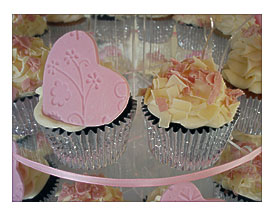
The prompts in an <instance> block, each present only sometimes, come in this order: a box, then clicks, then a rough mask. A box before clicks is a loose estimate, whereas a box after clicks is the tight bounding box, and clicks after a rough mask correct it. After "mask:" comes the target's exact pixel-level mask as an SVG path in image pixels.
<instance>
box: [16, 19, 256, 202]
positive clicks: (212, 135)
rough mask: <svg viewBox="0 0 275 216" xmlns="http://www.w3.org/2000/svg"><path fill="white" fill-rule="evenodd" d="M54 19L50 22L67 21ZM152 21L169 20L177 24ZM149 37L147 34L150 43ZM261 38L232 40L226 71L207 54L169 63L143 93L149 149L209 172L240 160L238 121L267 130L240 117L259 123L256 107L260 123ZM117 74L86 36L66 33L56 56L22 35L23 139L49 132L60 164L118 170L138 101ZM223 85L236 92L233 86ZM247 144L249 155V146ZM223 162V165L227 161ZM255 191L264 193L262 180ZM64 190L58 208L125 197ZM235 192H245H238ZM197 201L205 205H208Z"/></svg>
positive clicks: (169, 161) (87, 188)
mask: <svg viewBox="0 0 275 216" xmlns="http://www.w3.org/2000/svg"><path fill="white" fill-rule="evenodd" d="M46 18H47V19H48V22H55V21H56V20H58V19H55V18H54V17H52V21H50V20H51V17H50V16H47V17H46ZM72 19H73V17H72ZM215 19H217V20H218V18H215ZM219 19H221V18H219ZM64 20H65V21H64ZM64 20H63V21H62V22H64V23H66V19H64ZM68 20H69V21H70V17H68ZM144 20H145V22H150V23H155V22H160V21H167V22H168V20H169V22H170V21H171V17H169V18H167V17H161V19H159V18H154V17H151V18H150V19H149V20H146V18H143V21H144ZM173 22H174V21H173ZM143 24H144V23H143ZM155 24H156V23H155ZM156 25H157V24H156ZM171 25H173V24H171ZM170 27H171V26H169V28H170ZM140 29H141V28H140ZM140 33H142V32H140ZM141 35H143V36H145V38H141ZM147 36H148V35H147V34H146V33H144V34H140V38H141V39H142V40H144V41H146V40H147V39H148V38H147ZM260 41H261V35H260V29H259V27H258V26H255V25H254V26H253V25H252V26H250V27H248V28H246V29H244V30H243V31H242V33H241V34H240V36H238V38H237V39H236V40H234V41H233V42H232V50H231V52H230V53H229V56H228V60H227V63H226V66H225V67H224V69H223V71H222V74H221V73H219V72H218V68H217V65H216V64H215V63H214V61H213V59H212V58H211V57H208V56H207V58H201V57H199V56H197V55H195V56H192V57H191V58H186V59H181V60H175V59H171V60H167V59H165V60H164V61H162V62H161V67H158V70H156V71H154V72H153V73H152V74H155V75H156V76H155V77H154V78H153V80H152V84H151V85H150V86H149V87H148V88H146V89H143V90H142V91H141V95H142V96H143V103H142V112H143V114H144V117H145V127H146V131H147V142H148V145H149V149H150V151H151V152H152V154H153V155H154V157H156V159H157V160H158V161H159V162H160V163H162V164H164V165H167V166H170V167H174V168H177V169H179V170H182V171H185V170H193V171H195V170H201V169H204V168H207V167H210V166H213V165H214V164H215V163H216V161H217V160H219V158H220V155H221V153H222V152H223V151H224V149H225V151H224V154H228V155H231V153H228V152H229V151H230V150H228V148H229V147H231V146H229V147H228V145H227V146H226V143H227V141H228V139H229V136H230V134H231V132H232V131H233V128H234V127H235V125H236V124H237V126H236V127H237V129H240V128H245V129H247V128H248V129H247V130H249V131H250V132H251V131H256V132H251V134H259V133H260V134H261V128H260V129H259V128H256V125H258V124H255V123H254V124H252V123H247V122H248V121H249V120H250V117H247V116H246V117H241V119H240V120H239V124H240V125H241V126H238V123H237V120H238V118H239V115H240V114H241V116H242V115H246V114H247V113H249V114H250V116H251V111H250V110H248V111H246V110H245V108H246V109H247V108H249V107H251V106H252V109H255V107H256V108H258V111H257V113H258V116H261V110H259V109H260V108H261V101H260V100H259V99H258V95H259V94H261V91H260V90H261V58H260V57H261V56H259V53H261V43H260ZM151 42H152V41H151ZM159 42H160V41H157V43H159ZM150 51H152V50H150ZM116 53H117V51H116ZM151 54H152V53H151ZM151 57H152V56H150V58H151ZM151 60H152V59H151ZM246 65H247V66H246ZM106 66H107V67H106ZM159 66H160V65H159ZM111 69H112V66H110V67H108V65H105V67H104V66H102V65H100V57H99V51H98V48H97V43H96V41H95V39H94V38H93V36H92V35H91V34H89V33H87V32H84V31H80V30H74V31H70V32H67V33H66V34H64V35H63V36H61V37H60V38H59V39H58V40H57V41H56V42H55V43H54V45H53V47H52V48H51V50H50V51H49V49H48V48H46V47H44V46H43V42H42V40H41V39H40V38H27V37H19V36H13V75H14V76H13V81H14V82H13V86H14V88H13V90H14V92H13V93H14V94H13V95H14V96H15V97H14V99H15V98H16V97H17V98H18V97H21V98H20V99H17V100H15V101H14V102H13V118H14V124H13V128H16V129H14V131H16V133H17V134H19V135H20V136H21V138H22V137H24V136H25V135H31V133H33V132H34V131H43V133H45V136H46V137H47V140H48V142H49V144H50V146H51V148H52V149H53V152H54V154H55V155H56V156H57V158H58V161H59V162H61V163H62V164H63V165H65V166H66V167H69V168H73V169H81V170H82V169H84V170H94V169H99V168H102V167H105V166H107V165H110V164H112V163H114V162H115V161H117V160H118V159H119V158H120V156H121V155H122V153H123V152H124V151H125V149H126V143H127V141H128V137H129V134H130V128H131V125H132V122H133V118H134V115H135V111H136V107H137V103H136V101H135V100H133V99H132V97H131V95H130V88H129V84H128V82H127V80H126V79H125V78H124V77H123V76H122V75H120V74H119V73H117V72H114V71H113V70H111ZM157 72H158V73H157ZM20 76H21V77H22V78H21V77H20ZM41 76H43V84H42V77H41ZM222 76H223V77H222ZM223 78H224V79H225V80H226V82H228V83H231V84H232V85H233V86H235V87H236V88H234V89H231V88H228V87H227V86H226V83H225V82H224V80H223ZM36 79H37V80H38V81H36ZM244 84H245V86H243V85H244ZM246 84H247V85H246ZM41 85H42V87H40V88H38V87H39V86H41ZM231 87H232V86H231ZM238 88H242V89H245V88H248V90H249V91H252V92H254V93H256V94H257V99H255V98H252V99H253V101H252V99H251V98H249V99H247V98H246V96H245V95H243V94H244V93H243V91H242V90H240V89H238ZM34 90H36V93H37V94H39V97H38V96H28V97H27V96H26V93H25V92H28V94H27V95H30V94H29V92H32V94H33V92H34ZM242 95H243V96H242ZM240 98H241V100H240ZM243 98H245V99H243ZM239 100H240V101H241V102H239ZM243 100H245V101H246V102H245V103H246V105H243V102H242V101H243ZM255 100H257V101H256V102H255ZM259 101H260V102H259ZM251 104H252V105H251ZM250 105H251V106H250ZM259 112H260V113H259ZM257 118H258V117H257ZM259 118H260V117H259ZM259 131H260V132H259ZM250 144H251V143H249V144H248V143H246V145H245V146H248V148H249V150H251V149H250V148H252V150H253V149H255V148H256V147H255V146H254V145H253V144H251V145H250ZM240 147H241V148H243V146H242V143H241V144H240ZM232 148H233V147H231V150H232ZM227 150H228V151H227ZM249 150H248V151H249ZM232 154H233V153H232ZM233 155H234V154H233ZM238 155H239V154H238ZM239 156H241V155H239ZM228 157H229V156H228ZM228 157H227V158H228ZM235 159H236V158H235ZM260 160H261V158H256V159H255V161H256V162H253V161H252V162H251V163H252V164H255V163H256V164H257V166H261V165H260V164H259V163H260V162H259V161H260ZM219 162H224V156H222V157H221V159H220V161H219ZM241 169H244V168H241ZM21 170H23V169H22V167H21ZM24 170H25V169H24ZM25 172H27V171H26V170H25ZM232 173H233V174H232ZM234 173H235V172H234V171H232V172H231V174H230V175H232V176H238V175H237V174H236V173H240V172H239V171H237V172H236V173H235V174H234ZM258 174H259V173H258ZM226 175H227V174H226ZM228 175H229V174H228ZM228 175H227V176H228ZM236 178H238V179H241V177H236ZM190 184H191V183H190ZM228 184H229V183H228ZM255 184H256V185H257V186H255V187H258V186H259V184H261V181H257V182H256V183H255ZM223 185H224V184H223ZM63 186H64V187H63ZM63 186H62V190H61V192H60V193H59V198H58V199H59V201H122V198H121V196H120V195H121V192H120V193H118V192H119V191H116V192H114V190H113V189H112V188H111V187H110V188H108V187H105V186H96V185H90V184H84V183H77V182H76V183H74V185H69V184H66V183H65V184H64V185H63ZM188 187H189V188H192V185H189V186H188ZM171 188H172V189H168V191H172V190H173V187H171ZM181 188H184V187H183V186H182V187H181ZM101 189H102V191H105V192H104V193H102V194H101V195H102V196H100V198H99V199H94V192H95V191H98V190H99V191H100V190H101ZM165 189H167V188H165ZM193 189H194V188H193ZM232 190H233V189H232ZM257 190H258V189H257ZM194 191H196V189H194V190H193V192H194ZM233 191H234V192H235V193H239V194H242V192H240V191H238V190H237V189H236V190H233ZM258 192H259V191H257V193H258ZM116 193H117V194H118V195H119V196H116V195H115V194H116ZM194 193H195V192H194ZM259 193H260V192H259ZM109 194H112V196H114V198H110V197H109ZM164 194H166V195H165V196H164V197H166V198H167V197H170V196H171V194H169V192H166V193H164ZM172 195H173V193H172ZM197 195H198V194H197ZM106 196H107V198H106ZM173 196H174V195H173ZM256 196H257V197H259V196H258V195H256ZM198 197H199V199H198V201H202V200H204V199H203V198H202V197H201V196H198ZM109 198H110V199H109ZM166 198H163V199H164V201H165V200H166ZM170 198H171V197H170ZM170 198H167V199H168V200H169V201H172V200H174V199H173V198H171V199H170ZM253 198H254V197H253ZM77 199H78V200H77ZM168 200H167V201H168ZM257 200H259V199H258V198H257ZM176 201H180V200H176Z"/></svg>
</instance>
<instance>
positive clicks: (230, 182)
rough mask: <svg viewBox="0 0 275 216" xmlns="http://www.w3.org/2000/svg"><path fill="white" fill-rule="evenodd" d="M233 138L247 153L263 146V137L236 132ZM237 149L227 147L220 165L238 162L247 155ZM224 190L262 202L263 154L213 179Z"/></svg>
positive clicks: (219, 162)
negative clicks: (237, 160)
mask: <svg viewBox="0 0 275 216" xmlns="http://www.w3.org/2000/svg"><path fill="white" fill-rule="evenodd" d="M233 138H234V140H235V143H236V144H237V145H238V146H239V147H241V148H242V149H244V150H245V151H246V152H247V153H249V152H251V151H253V150H255V149H256V148H258V147H260V146H261V145H262V136H255V135H247V134H242V133H240V132H237V131H234V132H233ZM245 151H240V150H238V149H237V148H235V147H233V146H231V145H227V147H226V149H225V150H224V151H223V153H222V155H221V157H220V159H219V161H218V164H224V163H227V162H230V161H233V160H236V159H238V158H240V157H242V156H244V155H245V154H246V153H245ZM213 178H214V180H215V181H216V182H217V183H219V184H221V185H222V187H223V188H225V189H228V190H232V191H233V192H234V193H235V194H239V195H242V196H245V197H248V198H250V199H253V200H256V201H261V200H262V154H260V155H258V156H257V157H255V158H254V159H253V160H251V161H250V162H247V163H245V164H243V165H241V166H238V167H236V168H234V169H231V170H229V171H226V172H223V173H221V174H219V175H216V176H214V177H213Z"/></svg>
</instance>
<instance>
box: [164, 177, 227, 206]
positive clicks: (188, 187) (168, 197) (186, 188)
mask: <svg viewBox="0 0 275 216" xmlns="http://www.w3.org/2000/svg"><path fill="white" fill-rule="evenodd" d="M160 201H161V202H209V201H223V200H220V199H204V198H203V196H202V195H201V193H200V191H199V189H198V188H197V187H196V186H195V185H194V184H193V183H191V182H182V183H179V184H174V185H171V186H170V187H169V188H168V189H167V190H166V191H165V192H164V193H163V195H162V197H161V200H160Z"/></svg>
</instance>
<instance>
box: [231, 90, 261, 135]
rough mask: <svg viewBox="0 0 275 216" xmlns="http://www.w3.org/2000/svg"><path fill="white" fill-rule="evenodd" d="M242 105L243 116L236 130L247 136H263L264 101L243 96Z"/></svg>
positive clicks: (241, 98)
mask: <svg viewBox="0 0 275 216" xmlns="http://www.w3.org/2000/svg"><path fill="white" fill-rule="evenodd" d="M240 103H241V104H240V110H241V115H240V119H239V121H238V122H237V124H236V127H235V129H236V130H238V131H240V132H242V133H246V134H251V135H262V101H261V100H258V99H257V98H255V99H253V98H252V97H249V98H247V97H246V96H245V95H243V96H241V97H240Z"/></svg>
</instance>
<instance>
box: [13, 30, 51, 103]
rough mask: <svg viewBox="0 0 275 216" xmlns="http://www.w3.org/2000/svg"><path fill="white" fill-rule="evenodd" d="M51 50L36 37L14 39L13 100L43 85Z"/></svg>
mask: <svg viewBox="0 0 275 216" xmlns="http://www.w3.org/2000/svg"><path fill="white" fill-rule="evenodd" d="M48 52H49V49H48V48H47V47H46V46H45V45H44V43H43V40H42V39H40V38H36V37H20V36H15V35H13V37H12V87H13V99H14V98H16V97H17V96H23V95H24V94H25V93H27V92H34V90H35V89H36V88H37V87H39V86H41V85H42V79H43V72H44V65H45V62H46V59H47V56H48Z"/></svg>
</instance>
